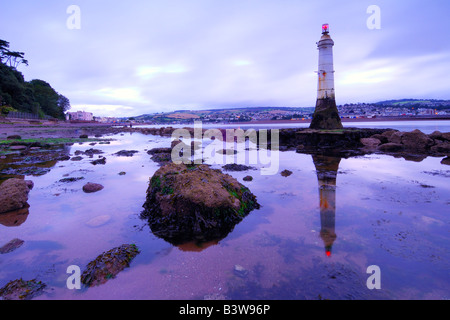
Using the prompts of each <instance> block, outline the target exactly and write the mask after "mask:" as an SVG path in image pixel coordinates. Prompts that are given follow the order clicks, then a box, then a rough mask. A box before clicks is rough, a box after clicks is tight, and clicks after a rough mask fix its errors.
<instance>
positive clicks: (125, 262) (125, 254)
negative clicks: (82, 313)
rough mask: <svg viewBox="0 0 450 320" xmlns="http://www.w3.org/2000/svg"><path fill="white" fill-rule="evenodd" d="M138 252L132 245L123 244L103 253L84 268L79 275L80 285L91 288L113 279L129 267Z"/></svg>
mask: <svg viewBox="0 0 450 320" xmlns="http://www.w3.org/2000/svg"><path fill="white" fill-rule="evenodd" d="M139 252H140V251H139V249H138V248H137V247H136V245H134V244H123V245H121V246H120V247H116V248H113V249H111V250H109V251H106V252H103V253H102V254H100V255H99V256H98V257H97V258H95V259H94V260H92V261H91V262H89V264H88V265H87V266H86V269H85V270H84V271H83V273H82V275H81V283H83V284H84V285H86V286H88V287H93V286H98V285H101V284H103V283H105V282H107V281H108V280H109V279H113V278H115V277H116V275H117V274H118V273H119V272H120V271H122V270H123V269H125V268H126V267H129V266H130V263H131V261H132V260H133V259H134V258H135V257H136V256H137V255H138V254H139Z"/></svg>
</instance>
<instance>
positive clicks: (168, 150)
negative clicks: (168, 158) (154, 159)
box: [147, 148, 172, 155]
mask: <svg viewBox="0 0 450 320" xmlns="http://www.w3.org/2000/svg"><path fill="white" fill-rule="evenodd" d="M171 152H172V148H153V149H150V150H148V151H147V153H148V154H150V155H152V154H157V153H171Z"/></svg>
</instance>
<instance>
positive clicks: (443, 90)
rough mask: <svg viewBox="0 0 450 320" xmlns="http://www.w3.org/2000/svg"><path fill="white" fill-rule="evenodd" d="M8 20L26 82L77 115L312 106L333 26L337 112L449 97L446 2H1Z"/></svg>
mask: <svg viewBox="0 0 450 320" xmlns="http://www.w3.org/2000/svg"><path fill="white" fill-rule="evenodd" d="M70 5H76V6H78V8H79V9H80V16H79V18H80V19H79V22H80V24H79V26H80V29H70V28H69V27H68V25H67V21H68V20H69V22H72V24H70V25H74V24H73V22H76V21H78V20H73V18H77V16H75V15H74V14H73V12H72V11H70V12H69V13H67V9H68V7H69V6H70ZM370 5H377V6H378V7H379V8H380V17H381V19H380V29H369V28H368V26H367V20H368V19H369V20H370V21H373V20H371V16H372V14H371V13H367V9H368V7H369V6H370ZM0 12H1V27H0V39H4V40H6V41H9V42H10V49H11V50H14V51H23V52H25V58H26V59H28V61H29V66H28V67H26V66H20V67H19V70H20V71H21V72H22V73H23V74H24V76H25V80H27V81H29V80H32V79H42V80H45V81H47V82H49V83H50V84H51V85H52V87H53V88H54V89H55V90H56V91H58V92H59V93H61V94H63V95H65V96H66V97H67V98H69V100H70V102H71V105H72V108H71V110H70V111H77V110H85V111H91V112H94V115H98V116H132V115H140V114H145V113H155V112H162V111H169V110H178V109H212V108H219V107H245V106H292V107H311V106H314V105H315V99H316V89H317V74H316V73H315V71H316V70H317V62H318V51H317V47H316V42H317V41H318V40H319V39H320V36H321V26H322V24H323V23H329V24H330V35H331V37H332V38H333V40H334V42H335V46H334V68H335V87H336V100H337V101H336V102H337V104H344V103H352V102H376V101H380V100H387V99H401V98H432V99H450V41H449V35H448V33H449V27H448V23H447V21H448V20H449V14H450V1H448V0H427V1H423V0H422V1H415V0H388V1H379V0H371V1H361V0H360V1H345V0H321V1H301V0H254V1H248V0H153V1H152V0H145V1H144V0H130V1H111V0H109V1H107V0H70V1H67V0H42V1H35V0H15V1H5V0H1V4H0Z"/></svg>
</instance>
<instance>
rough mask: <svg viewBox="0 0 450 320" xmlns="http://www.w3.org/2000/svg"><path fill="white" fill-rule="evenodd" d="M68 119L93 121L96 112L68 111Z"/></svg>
mask: <svg viewBox="0 0 450 320" xmlns="http://www.w3.org/2000/svg"><path fill="white" fill-rule="evenodd" d="M66 120H68V121H69V120H73V121H93V120H94V114H93V113H92V112H85V111H77V112H67V113H66Z"/></svg>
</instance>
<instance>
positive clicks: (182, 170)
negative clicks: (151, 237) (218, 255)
mask: <svg viewBox="0 0 450 320" xmlns="http://www.w3.org/2000/svg"><path fill="white" fill-rule="evenodd" d="M143 207H144V211H143V212H142V214H141V217H142V218H145V219H148V222H149V225H150V228H151V230H152V232H153V233H154V234H155V235H156V236H158V237H161V238H163V239H165V240H166V241H168V242H170V243H172V244H175V245H178V244H182V243H185V242H188V241H196V242H204V241H209V240H213V239H222V238H224V237H225V236H226V235H227V234H228V233H229V232H230V231H231V230H233V228H234V226H235V225H236V224H237V223H238V222H240V221H241V220H242V219H243V218H244V217H245V216H246V215H247V214H249V213H250V211H252V210H253V209H257V208H259V204H258V203H257V201H256V197H255V195H253V194H252V193H251V192H250V190H249V189H248V188H246V187H245V186H244V185H242V184H240V183H239V182H238V181H237V180H236V179H234V178H233V177H232V176H230V175H228V174H224V173H222V172H221V171H220V170H217V169H211V168H210V167H209V166H207V165H203V164H201V165H191V166H186V165H185V164H174V163H169V164H167V165H165V166H163V167H161V168H159V169H158V170H157V171H156V172H155V174H154V175H153V177H152V178H151V179H150V185H149V187H148V190H147V199H146V202H145V203H144V205H143Z"/></svg>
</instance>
